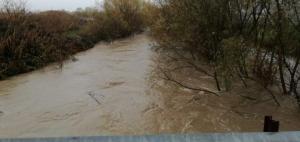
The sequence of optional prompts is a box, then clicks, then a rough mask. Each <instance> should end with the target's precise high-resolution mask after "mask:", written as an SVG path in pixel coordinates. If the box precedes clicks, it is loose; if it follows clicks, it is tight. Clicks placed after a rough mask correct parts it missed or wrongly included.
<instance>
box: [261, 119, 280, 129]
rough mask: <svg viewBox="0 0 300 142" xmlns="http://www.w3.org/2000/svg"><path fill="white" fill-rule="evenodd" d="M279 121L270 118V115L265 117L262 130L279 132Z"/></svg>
mask: <svg viewBox="0 0 300 142" xmlns="http://www.w3.org/2000/svg"><path fill="white" fill-rule="evenodd" d="M279 125H280V123H279V121H275V120H273V119H272V116H266V117H265V123H264V132H279Z"/></svg>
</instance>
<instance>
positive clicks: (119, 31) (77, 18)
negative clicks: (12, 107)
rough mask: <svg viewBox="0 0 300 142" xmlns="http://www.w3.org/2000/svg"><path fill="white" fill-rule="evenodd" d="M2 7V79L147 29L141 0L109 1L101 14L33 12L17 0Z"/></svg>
mask: <svg viewBox="0 0 300 142" xmlns="http://www.w3.org/2000/svg"><path fill="white" fill-rule="evenodd" d="M0 6H1V7H0V79H4V78H7V77H9V76H12V75H15V74H19V73H24V72H28V71H31V70H34V69H37V68H40V67H43V66H45V65H47V64H49V63H51V62H55V61H62V60H64V59H67V58H68V57H69V56H70V55H72V54H74V53H76V52H78V51H82V50H85V49H88V48H91V47H92V46H93V45H94V44H95V43H96V42H99V41H100V40H113V39H116V38H122V37H126V36H129V35H131V34H133V33H135V32H140V31H142V30H143V22H142V15H141V14H142V12H141V8H142V3H141V1H140V0H135V1H131V0H105V4H104V9H103V10H101V11H99V10H97V9H96V8H90V9H87V10H83V11H77V12H74V13H69V12H65V11H46V12H38V13H32V12H30V11H28V10H27V9H26V5H25V3H22V2H20V1H14V0H13V1H11V0H2V1H1V5H0ZM99 7H100V6H99Z"/></svg>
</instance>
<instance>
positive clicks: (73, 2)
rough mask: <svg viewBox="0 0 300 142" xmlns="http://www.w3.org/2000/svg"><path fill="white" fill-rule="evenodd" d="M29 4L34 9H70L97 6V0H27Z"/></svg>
mask: <svg viewBox="0 0 300 142" xmlns="http://www.w3.org/2000/svg"><path fill="white" fill-rule="evenodd" d="M26 1H27V6H28V7H29V9H30V10H33V11H37V10H38V11H44V10H63V9H64V10H68V11H74V10H76V9H77V8H79V7H81V8H85V7H91V6H95V3H96V0H26ZM97 1H101V0H97Z"/></svg>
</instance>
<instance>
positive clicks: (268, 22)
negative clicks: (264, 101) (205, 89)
mask: <svg viewBox="0 0 300 142" xmlns="http://www.w3.org/2000/svg"><path fill="white" fill-rule="evenodd" d="M150 7H152V8H151V9H152V17H153V19H154V20H153V22H151V23H150V24H151V29H152V35H153V37H154V38H155V39H156V41H157V42H158V43H159V45H160V47H161V48H162V49H163V50H167V51H168V52H169V53H170V52H172V53H173V56H174V57H172V58H175V59H176V60H174V61H175V62H178V60H181V61H185V62H186V64H187V65H189V66H188V67H191V68H194V69H195V70H196V71H199V72H201V73H204V74H207V75H209V76H211V77H212V78H214V80H215V82H216V88H217V89H218V90H219V91H224V90H225V91H226V90H230V89H231V88H232V86H231V85H232V82H233V81H236V79H240V80H241V83H244V86H245V87H247V86H249V85H248V84H247V82H248V80H251V81H256V82H257V84H260V85H262V86H263V87H264V88H265V89H267V90H269V89H270V88H274V87H273V86H280V88H281V91H282V94H289V95H294V96H296V98H297V99H298V102H299V104H300V94H299V93H300V92H299V91H300V87H299V86H300V85H299V82H300V1H299V0H156V1H155V3H153V4H152V6H150ZM168 55H169V56H170V55H172V54H168ZM206 66H209V68H204V67H206ZM185 67H187V66H185ZM177 69H178V68H177Z"/></svg>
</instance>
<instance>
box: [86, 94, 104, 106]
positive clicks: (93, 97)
mask: <svg viewBox="0 0 300 142" xmlns="http://www.w3.org/2000/svg"><path fill="white" fill-rule="evenodd" d="M88 95H89V96H90V97H91V98H92V99H94V100H95V101H96V102H97V103H98V105H101V102H100V101H99V100H98V99H97V98H96V94H95V93H93V92H89V93H88Z"/></svg>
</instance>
